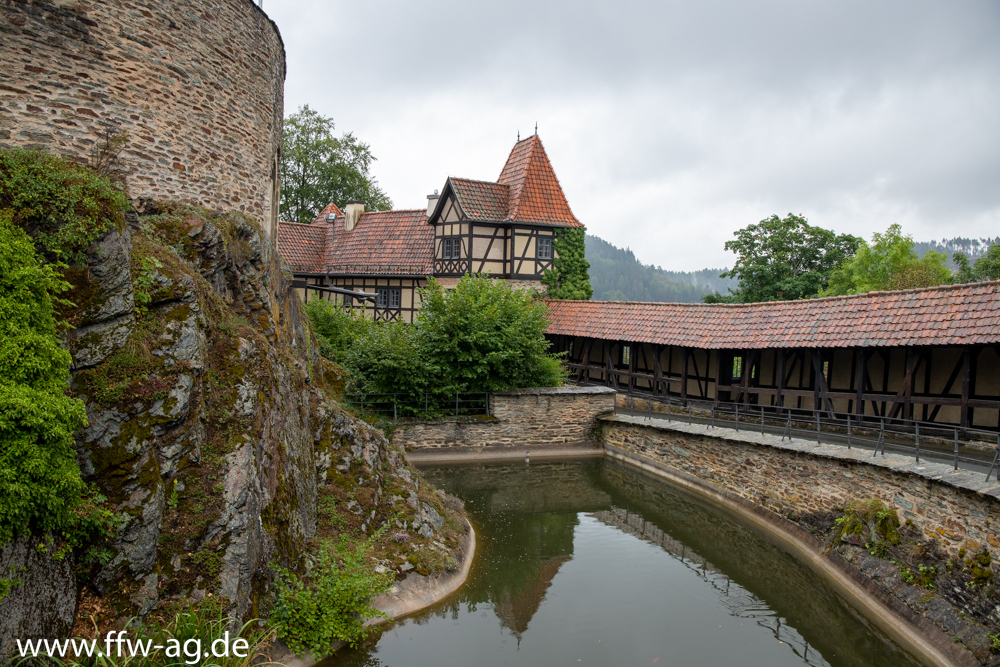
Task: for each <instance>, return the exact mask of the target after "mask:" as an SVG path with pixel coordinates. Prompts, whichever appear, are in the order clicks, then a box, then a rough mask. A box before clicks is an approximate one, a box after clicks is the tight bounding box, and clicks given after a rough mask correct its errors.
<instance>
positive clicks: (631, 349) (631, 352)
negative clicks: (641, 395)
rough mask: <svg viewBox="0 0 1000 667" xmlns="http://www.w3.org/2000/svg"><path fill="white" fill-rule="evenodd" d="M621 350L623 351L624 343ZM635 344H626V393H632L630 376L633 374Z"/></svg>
mask: <svg viewBox="0 0 1000 667" xmlns="http://www.w3.org/2000/svg"><path fill="white" fill-rule="evenodd" d="M621 345H622V349H623V350H624V349H625V343H622V344H621ZM635 352H636V350H635V344H633V343H629V344H628V393H630V394H631V393H632V376H633V375H634V373H635Z"/></svg>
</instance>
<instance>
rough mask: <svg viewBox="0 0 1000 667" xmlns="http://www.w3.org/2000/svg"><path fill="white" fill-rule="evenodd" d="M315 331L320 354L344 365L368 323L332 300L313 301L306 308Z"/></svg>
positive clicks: (357, 314)
mask: <svg viewBox="0 0 1000 667" xmlns="http://www.w3.org/2000/svg"><path fill="white" fill-rule="evenodd" d="M305 310H306V315H308V316H309V321H310V322H312V326H313V331H315V332H316V337H317V338H319V342H320V353H321V354H322V355H323V356H324V357H325V358H326V359H329V360H330V361H333V362H335V363H338V364H341V365H343V364H344V355H345V354H346V353H347V351H348V350H350V349H351V347H352V346H353V345H354V341H355V340H356V339H357V338H358V336H360V335H361V334H362V332H363V331H364V330H365V327H366V324H367V323H368V321H367V320H365V319H364V318H363V317H362V316H361V315H360V314H359V313H356V312H355V311H354V310H351V309H348V308H343V307H341V306H338V305H337V304H335V303H334V302H333V301H332V300H330V299H313V300H312V301H310V302H309V303H307V304H306V306H305Z"/></svg>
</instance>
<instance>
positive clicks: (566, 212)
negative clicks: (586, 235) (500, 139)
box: [439, 136, 583, 227]
mask: <svg viewBox="0 0 1000 667" xmlns="http://www.w3.org/2000/svg"><path fill="white" fill-rule="evenodd" d="M449 187H450V189H451V191H452V192H454V193H455V198H456V199H457V200H458V204H459V206H461V207H462V211H464V212H465V215H466V216H467V217H468V218H469V219H471V220H482V221H495V222H523V223H526V224H533V225H547V226H553V227H583V223H581V222H580V221H579V220H577V219H576V216H574V215H573V211H571V210H570V208H569V203H568V202H567V201H566V195H565V194H563V190H562V186H560V185H559V179H558V178H556V173H555V171H553V170H552V164H551V163H550V162H549V157H548V155H546V154H545V148H544V147H543V146H542V140H541V139H539V138H538V137H537V136H533V137H528V138H527V139H524V140H523V141H519V142H517V143H516V144H514V148H513V149H512V150H511V152H510V156H508V157H507V164H505V165H504V168H503V171H502V172H500V178H499V179H497V182H496V183H491V182H488V181H473V180H470V179H467V178H449V179H448V183H447V185H446V186H445V190H444V191H445V192H447V191H448V189H449ZM443 201H444V198H442V199H441V202H442V203H443ZM440 205H441V204H439V206H440Z"/></svg>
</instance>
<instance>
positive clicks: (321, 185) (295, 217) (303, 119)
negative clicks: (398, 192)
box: [281, 104, 392, 223]
mask: <svg viewBox="0 0 1000 667" xmlns="http://www.w3.org/2000/svg"><path fill="white" fill-rule="evenodd" d="M333 130H334V124H333V119H332V118H327V117H325V116H322V115H320V114H319V113H318V112H316V111H314V110H312V109H310V108H309V105H308V104H307V105H305V106H303V107H301V108H300V109H299V110H298V111H296V112H295V113H293V114H292V115H290V116H289V117H288V118H286V119H285V125H284V135H283V138H282V143H281V218H282V219H283V220H291V221H293V222H302V223H310V222H312V221H313V219H314V218H315V217H316V216H317V215H318V214H319V212H320V211H322V210H323V208H324V207H325V206H326V205H327V204H329V203H331V202H333V203H334V204H336V205H337V206H339V207H340V208H343V207H344V205H345V204H346V203H347V202H348V201H351V200H357V201H363V202H365V205H366V208H367V209H368V210H369V211H386V210H389V209H391V208H392V200H390V199H389V197H388V195H386V194H385V193H384V192H382V190H381V189H380V188H379V186H378V183H377V182H376V180H375V178H374V177H373V176H372V175H371V173H370V169H371V166H372V163H373V162H375V156H374V155H372V153H371V150H370V148H369V146H368V144H366V143H364V142H363V141H360V140H359V139H357V138H356V137H355V136H354V135H353V134H351V133H350V132H347V133H345V134H344V135H343V136H342V137H340V138H339V139H338V138H337V137H334V136H333Z"/></svg>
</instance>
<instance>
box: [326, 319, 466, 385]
mask: <svg viewBox="0 0 1000 667" xmlns="http://www.w3.org/2000/svg"><path fill="white" fill-rule="evenodd" d="M416 333H417V332H416V328H415V327H413V326H412V325H409V324H406V323H405V322H366V325H365V326H364V327H361V328H360V333H359V335H357V337H356V338H354V340H353V345H352V346H351V348H350V349H349V350H347V351H346V352H345V353H344V355H343V360H344V361H343V363H344V367H345V368H347V370H348V371H349V372H350V373H351V375H352V377H353V378H354V384H353V390H354V391H357V392H360V393H363V394H393V393H395V394H408V395H411V396H417V395H422V394H423V393H424V392H426V391H435V390H439V389H440V388H441V386H442V385H448V384H449V383H448V382H447V381H442V378H441V377H440V373H439V372H437V369H436V368H435V367H434V366H433V365H432V364H430V363H429V362H428V360H427V355H426V351H425V350H424V349H423V347H422V346H421V344H420V340H419V337H418V336H417V335H416Z"/></svg>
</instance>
